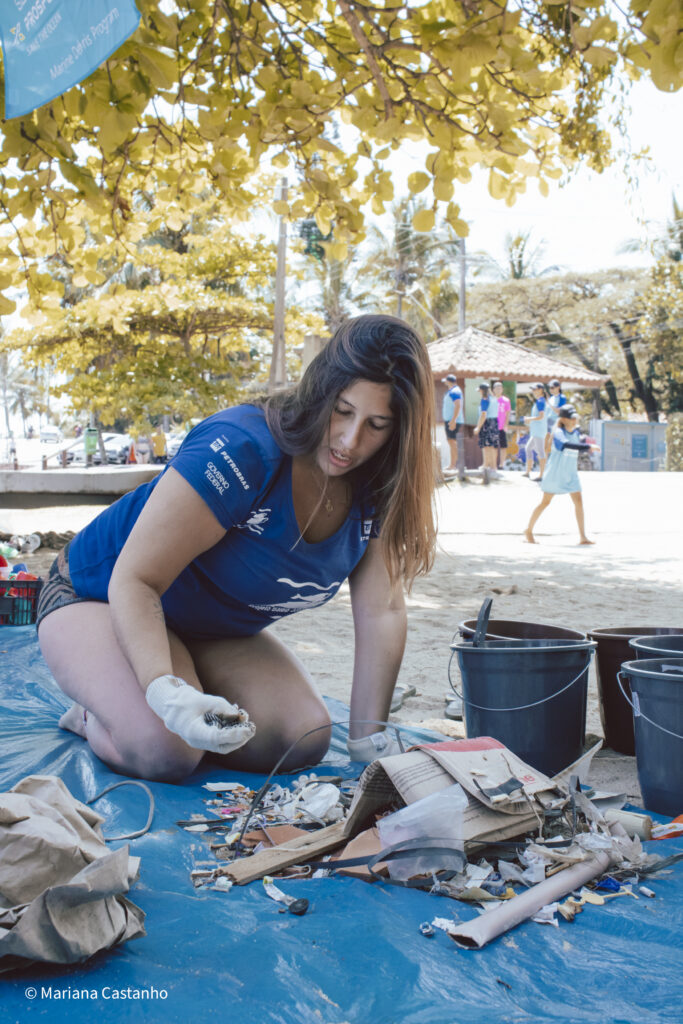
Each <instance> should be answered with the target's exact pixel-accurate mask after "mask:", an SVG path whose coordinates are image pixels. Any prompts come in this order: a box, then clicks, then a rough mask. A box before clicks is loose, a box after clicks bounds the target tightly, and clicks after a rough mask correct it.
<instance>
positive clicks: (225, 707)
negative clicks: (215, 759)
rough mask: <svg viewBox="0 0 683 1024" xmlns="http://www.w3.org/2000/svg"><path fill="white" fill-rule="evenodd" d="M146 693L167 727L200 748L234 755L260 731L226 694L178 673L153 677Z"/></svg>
mask: <svg viewBox="0 0 683 1024" xmlns="http://www.w3.org/2000/svg"><path fill="white" fill-rule="evenodd" d="M145 696H146V698H147V703H148V704H149V706H150V707H151V709H152V711H154V713H155V714H157V715H158V716H159V718H160V719H161V720H162V722H163V723H164V725H165V726H166V728H167V729H170V731H171V732H174V733H176V734H177V735H178V736H180V738H181V739H183V740H185V742H186V743H187V744H188V746H190V747H195V748H196V749H198V750H212V751H214V753H216V754H230V753H232V751H233V750H237V749H238V748H239V747H242V746H244V744H245V743H248V742H249V740H250V739H251V738H252V736H253V735H254V733H255V732H256V729H255V728H254V726H253V724H252V723H251V722H250V721H249V716H248V715H247V713H246V711H243V710H242V708H238V707H237V705H236V704H230V703H229V702H228V701H227V700H225V699H224V698H223V697H216V696H214V695H213V694H210V693H202V692H201V691H200V690H195V688H194V687H193V686H190V685H189V684H188V683H186V682H185V680H184V679H179V678H178V676H172V675H165V676H158V677H157V678H156V679H153V680H152V682H151V683H150V684H149V686H148V687H147V692H146V694H145Z"/></svg>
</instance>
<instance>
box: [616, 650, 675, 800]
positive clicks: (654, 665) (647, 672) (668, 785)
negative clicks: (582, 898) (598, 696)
mask: <svg viewBox="0 0 683 1024" xmlns="http://www.w3.org/2000/svg"><path fill="white" fill-rule="evenodd" d="M624 679H627V680H628V682H629V683H630V684H631V696H630V698H629V703H630V704H631V707H632V709H633V724H634V730H635V738H636V765H637V768H638V782H639V783H640V792H641V793H642V796H643V804H644V805H645V808H646V810H648V811H655V812H656V813H657V814H667V815H669V814H670V815H671V816H672V817H673V816H676V815H678V814H680V813H681V812H682V811H683V658H643V659H639V660H636V661H625V662H624V664H623V665H622V668H621V672H620V673H619V684H620V685H622V684H623V681H624ZM624 698H625V699H626V693H625V692H624Z"/></svg>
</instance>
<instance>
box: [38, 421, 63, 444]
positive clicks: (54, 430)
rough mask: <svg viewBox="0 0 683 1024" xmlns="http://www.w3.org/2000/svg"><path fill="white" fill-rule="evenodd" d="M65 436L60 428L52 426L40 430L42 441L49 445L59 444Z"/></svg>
mask: <svg viewBox="0 0 683 1024" xmlns="http://www.w3.org/2000/svg"><path fill="white" fill-rule="evenodd" d="M63 436H64V435H63V434H62V432H61V430H60V429H59V427H55V426H53V425H51V424H48V425H47V426H45V427H41V428H40V440H41V441H45V442H46V443H47V444H59V442H60V441H61V440H62V438H63Z"/></svg>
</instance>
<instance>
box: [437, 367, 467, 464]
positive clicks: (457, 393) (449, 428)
mask: <svg viewBox="0 0 683 1024" xmlns="http://www.w3.org/2000/svg"><path fill="white" fill-rule="evenodd" d="M441 383H442V384H447V385H448V390H447V391H446V394H445V395H444V396H443V403H442V405H441V416H442V418H443V425H444V430H445V431H446V440H447V442H448V451H449V455H450V459H449V463H448V465H447V466H446V468H445V469H444V473H457V471H458V431H459V430H460V427H461V426H462V424H463V423H464V419H465V418H464V416H463V413H462V391H461V390H460V388H459V387H458V380H457V378H456V376H455V374H453V373H449V374H448V375H447V376H446V377H444V379H443V380H442V381H441Z"/></svg>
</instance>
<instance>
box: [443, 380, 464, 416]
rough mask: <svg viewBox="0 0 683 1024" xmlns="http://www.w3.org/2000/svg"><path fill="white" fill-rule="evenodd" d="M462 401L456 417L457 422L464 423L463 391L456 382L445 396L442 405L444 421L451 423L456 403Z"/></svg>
mask: <svg viewBox="0 0 683 1024" xmlns="http://www.w3.org/2000/svg"><path fill="white" fill-rule="evenodd" d="M456 402H460V408H459V409H458V415H457V416H456V417H455V422H456V423H464V422H465V417H464V415H463V410H462V391H461V390H460V388H459V387H458V385H457V384H454V385H453V387H452V388H450V389H449V390H448V391H447V392H446V394H445V395H444V396H443V404H442V406H441V417H442V419H443V421H444V423H450V422H451V420H452V418H453V410H454V409H455V403H456Z"/></svg>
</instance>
